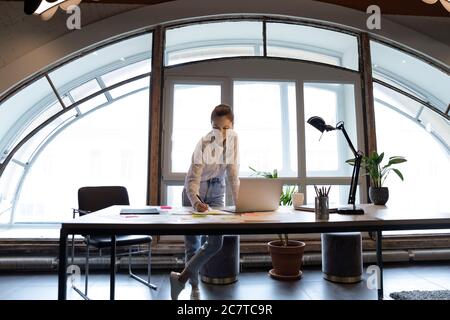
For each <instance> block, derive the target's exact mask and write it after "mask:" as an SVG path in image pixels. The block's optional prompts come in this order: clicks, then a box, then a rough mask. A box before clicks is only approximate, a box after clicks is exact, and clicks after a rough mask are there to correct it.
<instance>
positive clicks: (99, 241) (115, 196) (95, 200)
mask: <svg viewBox="0 0 450 320" xmlns="http://www.w3.org/2000/svg"><path fill="white" fill-rule="evenodd" d="M129 204H130V201H129V198H128V192H127V189H126V188H125V187H121V186H101V187H83V188H80V189H79V190H78V209H73V218H75V216H76V214H77V213H78V214H79V216H83V215H86V214H89V213H91V212H94V211H97V210H101V209H104V208H107V207H110V206H113V205H129ZM83 237H84V242H85V243H86V262H85V284H84V292H82V291H81V290H80V289H78V288H77V287H75V286H74V287H73V289H74V290H75V291H76V292H77V293H78V294H79V295H80V296H82V297H83V298H84V299H86V300H89V297H88V282H89V247H90V246H92V247H95V248H97V249H98V250H100V254H101V250H102V249H104V248H108V247H111V237H108V236H89V235H83ZM152 240H153V239H152V237H151V236H147V235H125V236H117V237H116V246H117V247H126V246H128V247H129V249H128V253H127V254H128V273H129V275H130V277H132V278H133V279H135V280H137V281H139V282H140V283H142V284H144V285H146V286H147V287H149V288H151V289H153V290H156V289H157V287H156V286H155V285H153V284H152V283H151V282H150V278H151V242H152ZM74 241H75V236H74V235H72V264H73V260H74V254H75V246H74V244H75V243H74ZM141 244H148V266H147V273H148V279H147V280H144V279H142V278H141V277H139V276H137V275H135V274H134V273H133V271H132V269H131V256H132V254H136V253H142V252H147V250H137V251H135V252H133V250H132V249H133V246H136V245H141ZM120 255H124V254H119V255H118V256H120Z"/></svg>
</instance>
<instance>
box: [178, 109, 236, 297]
mask: <svg viewBox="0 0 450 320" xmlns="http://www.w3.org/2000/svg"><path fill="white" fill-rule="evenodd" d="M233 123H234V115H233V111H232V110H231V107H230V106H228V105H225V104H220V105H218V106H217V107H215V108H214V110H213V111H212V113H211V125H212V129H213V130H212V131H211V132H209V133H208V134H207V135H206V136H204V137H203V138H202V139H201V140H200V141H199V142H198V144H197V146H196V148H195V150H194V154H193V156H192V161H191V166H190V168H189V171H188V173H187V175H186V180H185V184H184V188H185V190H183V192H184V193H186V195H187V197H188V199H189V201H190V203H191V205H192V206H193V207H194V208H195V210H196V211H199V212H205V211H207V210H208V209H209V206H211V207H223V206H224V196H225V176H226V177H227V180H228V184H229V185H230V187H231V191H232V196H233V200H234V202H235V203H236V200H237V194H238V189H239V177H238V172H239V163H238V141H237V135H236V133H235V132H234V131H233ZM202 237H203V239H204V240H205V241H201V238H202ZM201 242H203V245H202V246H200V245H201ZM222 245H223V236H222V235H208V236H186V260H187V262H186V266H185V268H184V270H183V271H182V272H181V273H177V272H171V273H170V287H171V297H172V299H173V300H177V299H178V295H179V294H180V292H181V290H183V288H184V286H185V284H186V282H187V280H188V279H189V280H190V283H191V285H192V292H191V299H199V296H200V291H199V288H198V273H199V270H200V268H201V267H202V265H203V264H204V263H205V262H207V261H208V260H209V259H210V258H211V257H212V256H214V255H215V254H216V253H217V252H218V251H219V250H220V249H221V248H222Z"/></svg>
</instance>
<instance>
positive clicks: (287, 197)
mask: <svg viewBox="0 0 450 320" xmlns="http://www.w3.org/2000/svg"><path fill="white" fill-rule="evenodd" d="M249 168H250V170H252V171H253V173H254V175H256V176H260V177H265V178H268V179H277V178H278V170H277V169H274V170H273V171H272V172H269V171H258V170H256V169H253V168H252V167H250V166H249ZM296 191H297V186H284V187H283V190H282V192H281V196H280V205H283V206H290V205H292V195H293V194H294V192H296ZM278 238H279V239H280V241H281V243H282V245H283V246H287V245H288V242H289V237H288V234H287V233H285V234H278Z"/></svg>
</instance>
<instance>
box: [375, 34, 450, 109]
mask: <svg viewBox="0 0 450 320" xmlns="http://www.w3.org/2000/svg"><path fill="white" fill-rule="evenodd" d="M370 50H371V56H372V64H373V77H374V78H375V79H379V80H382V81H383V80H385V79H388V80H390V84H394V85H395V86H396V87H397V88H399V89H404V88H407V91H409V92H413V93H414V95H416V96H417V97H419V98H421V99H422V100H424V101H426V102H428V103H430V104H431V105H433V106H435V107H436V108H438V109H439V110H441V111H442V112H445V111H446V109H447V107H448V105H449V102H450V90H448V88H450V76H449V75H448V74H446V73H444V72H443V71H441V70H439V69H438V68H436V67H433V66H432V65H430V64H428V63H426V62H424V61H422V60H420V59H419V58H416V57H413V56H412V55H409V54H407V53H404V52H402V51H400V50H398V49H394V48H391V47H389V46H387V45H384V44H381V43H378V42H376V41H371V42H370Z"/></svg>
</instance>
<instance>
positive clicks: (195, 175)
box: [184, 138, 205, 209]
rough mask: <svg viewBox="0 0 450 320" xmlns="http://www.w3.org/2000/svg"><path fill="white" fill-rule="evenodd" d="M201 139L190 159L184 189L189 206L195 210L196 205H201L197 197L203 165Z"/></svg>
mask: <svg viewBox="0 0 450 320" xmlns="http://www.w3.org/2000/svg"><path fill="white" fill-rule="evenodd" d="M203 140H204V139H203V138H202V139H200V141H199V142H198V143H197V145H196V147H195V150H194V153H193V154H192V158H191V166H190V167H189V170H188V172H187V175H186V180H185V182H184V187H185V188H186V194H187V197H188V199H189V201H190V202H191V205H192V206H193V207H194V208H196V209H197V206H196V204H197V203H201V202H200V201H199V200H198V198H197V195H199V192H200V182H201V177H202V173H203V168H204V166H205V164H204V163H203V149H204V148H203Z"/></svg>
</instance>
